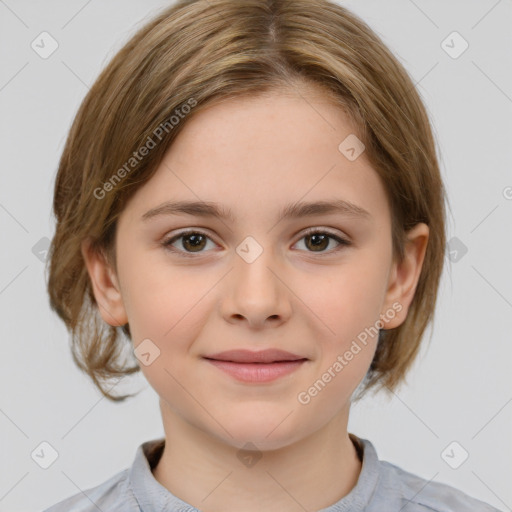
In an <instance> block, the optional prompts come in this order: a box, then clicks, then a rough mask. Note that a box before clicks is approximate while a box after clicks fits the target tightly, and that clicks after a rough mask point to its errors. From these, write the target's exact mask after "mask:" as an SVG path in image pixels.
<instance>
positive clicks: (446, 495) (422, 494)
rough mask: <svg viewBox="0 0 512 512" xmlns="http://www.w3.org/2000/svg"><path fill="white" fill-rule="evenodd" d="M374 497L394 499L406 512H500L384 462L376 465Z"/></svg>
mask: <svg viewBox="0 0 512 512" xmlns="http://www.w3.org/2000/svg"><path fill="white" fill-rule="evenodd" d="M377 494H382V495H383V496H384V495H386V494H387V495H388V496H390V495H394V496H395V499H396V502H397V505H400V506H401V507H403V508H404V510H407V512H500V511H499V510H498V509H496V508H494V507H492V506H491V505H489V504H487V503H484V502H483V501H480V500H478V499H476V498H473V497H472V496H469V495H468V494H466V493H464V492H463V491H461V490H459V489H457V488H455V487H452V486H451V485H448V484H444V483H441V482H435V481H432V480H427V479H425V478H422V477H420V476H418V475H415V474H413V473H410V472H409V471H405V470H404V469H402V468H400V467H398V466H396V465H394V464H391V463H390V462H387V461H379V484H378V491H377Z"/></svg>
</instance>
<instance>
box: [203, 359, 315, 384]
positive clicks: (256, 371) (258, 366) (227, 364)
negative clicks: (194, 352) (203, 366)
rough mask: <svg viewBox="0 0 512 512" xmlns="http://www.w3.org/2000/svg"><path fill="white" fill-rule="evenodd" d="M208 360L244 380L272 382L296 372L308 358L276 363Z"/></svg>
mask: <svg viewBox="0 0 512 512" xmlns="http://www.w3.org/2000/svg"><path fill="white" fill-rule="evenodd" d="M206 360H207V361H208V362H209V363H211V364H212V365H214V366H216V367H217V368H219V370H222V371H224V372H226V373H228V374H229V375H231V376H232V377H235V378H236V379H238V380H240V381H243V382H270V381H272V380H275V379H278V378H279V377H283V376H284V375H288V374H289V373H292V372H294V371H295V370H297V369H298V368H299V367H300V366H301V365H302V364H304V363H305V362H306V359H298V360H296V361H278V362H274V363H234V362H233V361H218V360H216V359H206Z"/></svg>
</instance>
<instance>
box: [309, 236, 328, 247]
mask: <svg viewBox="0 0 512 512" xmlns="http://www.w3.org/2000/svg"><path fill="white" fill-rule="evenodd" d="M309 239H310V240H311V241H313V247H320V248H325V240H326V239H327V237H326V236H325V235H310V236H309ZM314 240H316V242H315V241H314Z"/></svg>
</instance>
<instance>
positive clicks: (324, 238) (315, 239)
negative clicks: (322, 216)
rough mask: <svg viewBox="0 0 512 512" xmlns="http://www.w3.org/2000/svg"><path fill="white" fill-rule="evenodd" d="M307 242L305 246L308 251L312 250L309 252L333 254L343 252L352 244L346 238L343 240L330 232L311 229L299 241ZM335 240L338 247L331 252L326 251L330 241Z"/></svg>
mask: <svg viewBox="0 0 512 512" xmlns="http://www.w3.org/2000/svg"><path fill="white" fill-rule="evenodd" d="M301 240H306V243H305V244H304V245H305V246H306V248H307V249H310V248H312V250H308V252H318V253H325V252H327V253H332V252H337V251H339V250H341V249H342V248H343V247H344V246H346V247H348V246H350V245H351V244H352V243H351V242H349V241H348V240H345V239H344V238H341V237H340V236H338V235H335V234H334V233H330V232H329V231H325V230H322V229H310V230H308V231H307V232H306V234H305V235H304V236H303V237H302V238H301V239H300V240H299V241H301ZM331 240H334V241H335V242H336V243H337V244H338V245H337V246H336V247H335V248H334V249H332V250H329V251H326V250H325V249H326V248H327V247H328V246H329V244H330V241H331Z"/></svg>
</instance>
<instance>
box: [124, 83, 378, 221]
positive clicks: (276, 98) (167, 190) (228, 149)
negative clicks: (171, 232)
mask: <svg viewBox="0 0 512 512" xmlns="http://www.w3.org/2000/svg"><path fill="white" fill-rule="evenodd" d="M355 132H356V128H355V126H354V125H353V124H352V122H351V121H350V119H349V118H348V117H347V116H346V114H345V113H344V111H343V110H342V109H341V108H340V107H338V106H336V105H334V104H333V103H332V101H330V99H329V97H327V96H322V95H321V94H318V92H315V93H314V94H306V95H304V94H295V93H293V92H283V93H281V92H275V93H273V94H265V95H261V96H254V97H235V98H232V99H229V100H224V101H222V102H219V103H215V104H213V105H209V106H208V107H207V108H205V109H204V110H202V111H199V112H197V113H195V114H194V116H191V118H190V119H189V120H186V119H185V125H184V126H183V127H182V131H181V132H180V133H179V135H178V137H177V138H176V139H175V141H174V142H173V144H172V145H171V147H170V148H168V150H167V152H166V154H165V156H164V159H163V161H162V162H161V164H160V166H159V168H158V169H157V171H156V173H155V174H154V175H153V176H152V178H151V179H150V180H149V181H148V182H147V183H146V184H144V185H143V186H142V187H141V188H140V189H139V190H138V191H137V194H136V195H135V197H134V198H133V201H132V205H131V206H132V207H133V208H136V209H137V212H138V213H139V215H143V214H144V213H145V212H146V210H147V209H148V208H149V207H156V206H158V205H159V204H161V203H163V202H165V201H169V200H178V201H179V200H189V201H205V202H214V203H218V204H220V205H223V206H225V207H227V208H229V209H230V210H231V211H232V212H233V213H234V216H236V217H237V218H240V217H246V218H251V217H253V218H254V216H255V215H256V216H257V217H258V218H262V217H263V216H265V214H266V212H268V213H269V215H271V216H272V217H275V215H276V212H277V211H278V210H279V212H281V213H282V209H283V205H285V204H286V205H288V204H291V203H295V202H298V201H301V200H302V201H308V202H311V201H320V200H338V199H342V200H345V201H348V202H351V203H354V204H357V205H358V206H360V207H361V208H363V209H365V210H367V211H370V212H372V211H373V212H374V213H375V214H379V215H380V216H381V217H382V215H383V214H386V210H387V207H388V205H387V199H386V194H385V190H384V187H383V185H382V183H381V181H380V178H379V176H378V175H377V173H376V172H375V170H374V169H372V167H371V165H370V164H369V162H368V160H367V159H366V157H365V154H364V152H363V153H362V154H361V155H360V156H359V157H358V158H356V159H355V160H349V159H348V158H347V156H345V153H344V152H343V151H341V150H340V144H341V143H342V142H343V141H345V140H346V139H347V137H355V136H356V135H355ZM349 140H350V139H349ZM143 210H144V211H143Z"/></svg>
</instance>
